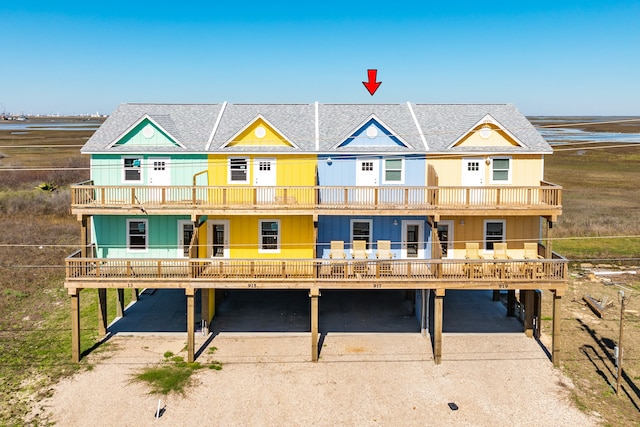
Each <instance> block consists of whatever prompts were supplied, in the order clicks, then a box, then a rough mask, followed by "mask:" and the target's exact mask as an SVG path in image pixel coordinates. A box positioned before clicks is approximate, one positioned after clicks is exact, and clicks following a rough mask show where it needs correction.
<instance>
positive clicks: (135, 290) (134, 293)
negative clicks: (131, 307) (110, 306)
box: [131, 288, 140, 302]
mask: <svg viewBox="0 0 640 427" xmlns="http://www.w3.org/2000/svg"><path fill="white" fill-rule="evenodd" d="M138 291H139V289H138V288H133V289H131V302H138V297H139V296H140V293H139V292H138Z"/></svg>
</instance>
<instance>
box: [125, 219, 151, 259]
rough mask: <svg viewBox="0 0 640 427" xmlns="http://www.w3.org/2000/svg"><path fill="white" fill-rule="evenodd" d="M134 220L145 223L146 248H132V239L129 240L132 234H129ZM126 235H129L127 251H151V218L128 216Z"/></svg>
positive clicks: (134, 252)
mask: <svg viewBox="0 0 640 427" xmlns="http://www.w3.org/2000/svg"><path fill="white" fill-rule="evenodd" d="M132 222H143V223H144V249H132V248H131V241H130V240H129V239H130V237H131V235H130V234H129V224H130V223H132ZM126 224H127V225H126V226H127V229H126V235H127V241H126V246H127V253H132V254H144V253H147V252H149V220H148V219H146V218H127V222H126Z"/></svg>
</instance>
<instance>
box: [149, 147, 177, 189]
mask: <svg viewBox="0 0 640 427" xmlns="http://www.w3.org/2000/svg"><path fill="white" fill-rule="evenodd" d="M156 161H162V162H164V171H163V175H165V176H164V177H165V178H167V179H168V181H169V182H168V183H166V184H165V183H160V184H153V183H152V182H151V179H152V178H153V175H154V174H155V171H154V164H153V163H154V162H156ZM144 164H145V165H146V166H147V181H148V184H149V185H150V186H159V185H160V186H168V185H171V157H161V156H155V155H152V156H149V157H147V158H146V159H145V162H144Z"/></svg>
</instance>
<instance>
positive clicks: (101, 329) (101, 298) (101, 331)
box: [98, 288, 109, 337]
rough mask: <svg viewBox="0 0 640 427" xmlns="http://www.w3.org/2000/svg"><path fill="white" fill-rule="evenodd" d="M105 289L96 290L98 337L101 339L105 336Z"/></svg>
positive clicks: (106, 320)
mask: <svg viewBox="0 0 640 427" xmlns="http://www.w3.org/2000/svg"><path fill="white" fill-rule="evenodd" d="M108 324H109V321H108V319H107V289H106V288H99V289H98V335H99V336H101V337H103V336H105V335H107V325H108Z"/></svg>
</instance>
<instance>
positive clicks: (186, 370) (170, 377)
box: [134, 351, 222, 395]
mask: <svg viewBox="0 0 640 427" xmlns="http://www.w3.org/2000/svg"><path fill="white" fill-rule="evenodd" d="M204 367H205V365H203V364H201V363H199V362H186V361H185V360H184V358H183V357H182V356H177V355H174V354H173V353H172V352H170V351H167V352H165V353H164V361H163V362H162V363H161V364H159V365H157V366H152V367H149V368H146V369H144V370H142V371H141V372H139V373H137V374H135V375H134V381H139V382H143V383H145V384H147V385H148V386H149V388H150V393H152V394H161V395H168V394H171V393H175V394H181V395H184V394H185V392H186V390H187V389H188V388H189V387H190V386H191V385H193V377H192V376H193V374H194V373H195V372H196V371H198V370H200V369H203V368H204ZM207 367H208V368H209V369H213V370H217V371H219V370H220V369H222V363H220V362H218V361H213V362H211V363H209V364H208V365H207Z"/></svg>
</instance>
